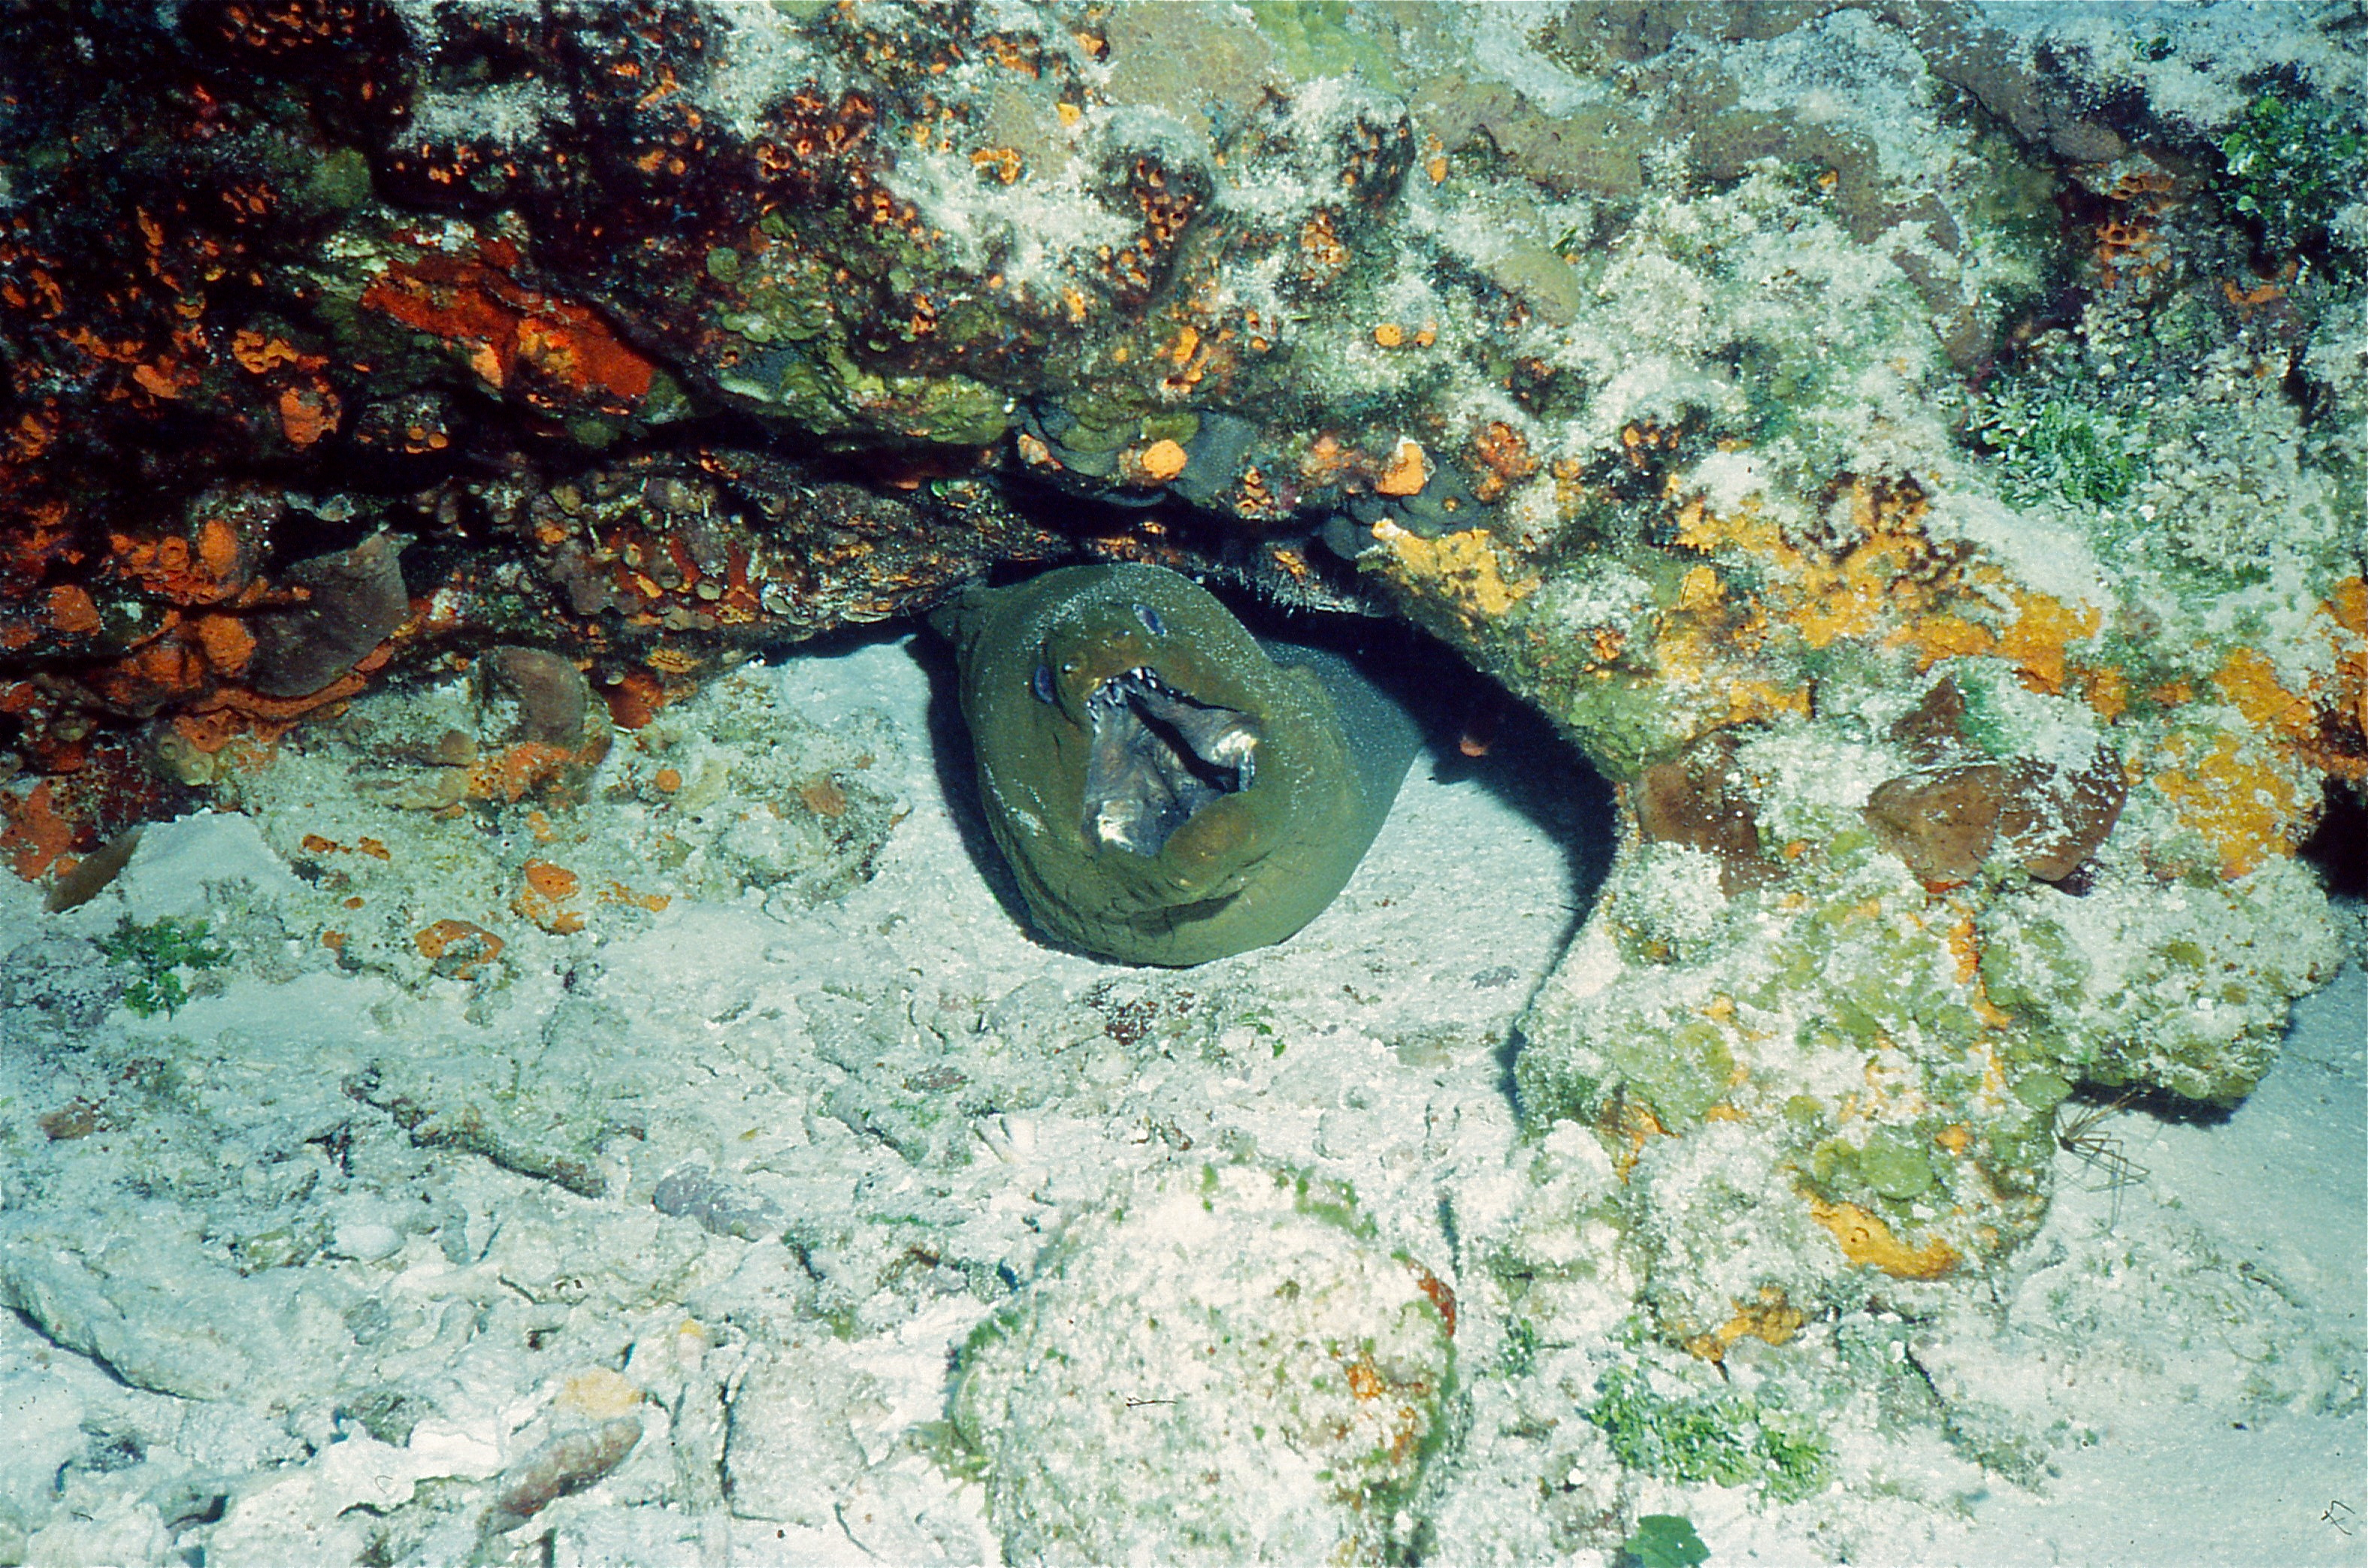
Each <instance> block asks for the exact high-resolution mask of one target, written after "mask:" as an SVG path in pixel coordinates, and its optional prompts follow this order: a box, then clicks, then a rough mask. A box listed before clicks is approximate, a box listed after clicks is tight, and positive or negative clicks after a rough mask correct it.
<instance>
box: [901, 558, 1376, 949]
mask: <svg viewBox="0 0 2368 1568" xmlns="http://www.w3.org/2000/svg"><path fill="white" fill-rule="evenodd" d="M935 624H936V625H937V626H938V628H939V630H940V631H944V632H945V633H947V634H948V635H949V636H950V637H951V639H952V641H953V642H954V645H955V650H956V653H957V656H958V658H959V662H960V666H961V699H962V717H963V719H964V721H965V722H967V723H968V725H969V727H970V734H971V744H972V748H973V751H974V752H975V754H976V756H977V760H978V782H979V793H980V796H981V797H982V800H983V802H984V804H985V812H986V818H987V824H988V826H989V828H990V830H991V831H992V832H993V833H994V835H995V841H996V846H997V847H999V848H1000V849H1001V850H1002V851H1003V855H1004V858H1005V859H1007V860H1008V861H1009V862H1010V865H1011V869H1012V871H1013V873H1014V875H1015V876H1016V877H1017V878H1018V880H1019V889H1020V892H1021V895H1022V896H1023V897H1024V898H1025V899H1026V900H1027V903H1028V909H1029V913H1030V915H1031V916H1032V917H1033V918H1034V920H1035V923H1036V926H1037V927H1038V928H1039V929H1040V930H1041V931H1042V934H1043V935H1045V936H1047V937H1051V938H1052V939H1053V940H1054V941H1056V942H1059V943H1061V944H1063V945H1064V946H1068V947H1072V948H1076V949H1082V950H1084V951H1086V952H1090V953H1096V954H1099V955H1100V956H1102V957H1104V958H1110V959H1116V960H1120V961H1121V962H1125V963H1143V964H1169V965H1187V964H1196V963H1205V962H1207V961H1208V960H1211V959H1217V958H1223V957H1224V956H1226V955H1227V954H1229V953H1237V952H1242V951H1245V950H1246V949H1251V948H1257V947H1263V946H1265V945H1267V944H1268V943H1270V942H1280V941H1281V940H1282V939H1283V938H1284V937H1289V936H1290V935H1291V934H1292V933H1293V932H1294V931H1297V930H1298V929H1299V928H1300V927H1301V926H1304V925H1306V924H1307V923H1308V922H1309V921H1310V920H1313V919H1314V918H1315V916H1316V915H1317V914H1318V913H1320V912H1321V911H1322V910H1323V908H1324V906H1325V905H1326V904H1327V903H1331V902H1332V897H1333V895H1334V894H1335V893H1338V892H1339V891H1340V889H1341V887H1342V886H1343V885H1344V884H1346V883H1347V881H1349V874H1350V873H1351V872H1352V871H1354V870H1355V869H1357V862H1358V861H1359V860H1360V859H1361V858H1363V857H1364V853H1365V850H1366V848H1367V846H1370V845H1371V844H1372V841H1373V835H1375V834H1376V833H1378V832H1380V831H1381V825H1382V822H1383V818H1385V817H1386V816H1387V815H1388V814H1389V809H1390V803H1391V801H1393V800H1395V798H1396V795H1397V790H1398V785H1399V784H1400V782H1401V781H1402V780H1403V779H1404V778H1405V777H1406V767H1407V765H1408V764H1409V763H1410V762H1411V761H1412V760H1413V757H1414V753H1415V750H1416V747H1417V744H1418V743H1419V739H1420V736H1419V732H1418V730H1417V726H1416V724H1415V723H1414V722H1413V720H1412V719H1411V718H1409V717H1408V716H1407V715H1406V711H1405V710H1403V709H1401V708H1399V707H1398V706H1397V705H1396V704H1395V702H1393V701H1392V700H1391V699H1389V698H1387V697H1386V696H1384V695H1383V694H1382V693H1381V692H1380V691H1378V690H1376V689H1375V688H1373V687H1372V686H1371V685H1370V684H1369V683H1366V682H1365V681H1364V680H1363V678H1362V677H1361V676H1359V675H1358V673H1357V672H1356V670H1355V668H1354V666H1352V665H1349V662H1348V661H1347V660H1345V659H1341V658H1339V657H1338V655H1335V654H1330V653H1323V652H1321V651H1319V650H1311V649H1297V648H1293V647H1292V646H1291V645H1289V644H1278V645H1276V646H1277V649H1278V651H1279V652H1280V653H1281V663H1278V662H1277V659H1276V657H1275V656H1272V655H1270V654H1269V650H1268V647H1267V646H1265V645H1262V644H1261V643H1260V642H1258V639H1257V638H1255V637H1253V636H1251V635H1250V633H1249V631H1248V630H1247V628H1245V627H1244V626H1243V625H1242V623H1241V622H1240V621H1238V620H1236V619H1234V617H1233V614H1232V612H1230V611H1228V610H1227V609H1226V608H1225V607H1224V605H1222V604H1220V603H1218V602H1217V600H1216V598H1215V597H1213V596H1212V595H1211V594H1210V593H1208V592H1207V591H1206V590H1205V589H1203V588H1201V587H1199V586H1197V585H1194V584H1193V583H1191V582H1190V580H1188V579H1186V578H1184V577H1182V576H1179V575H1178V574H1176V573H1173V572H1170V571H1167V570H1166V569H1165V568H1162V567H1156V566H1137V565H1115V566H1073V567H1065V568H1063V569H1061V570H1058V571H1053V572H1048V573H1045V574H1042V576H1039V577H1035V578H1031V579H1030V580H1029V581H1027V582H1024V583H1019V584H1016V585H1013V586H1010V587H1008V588H988V587H984V586H974V587H973V588H971V589H969V590H967V591H966V592H965V593H964V594H963V595H962V597H960V598H959V599H958V600H956V601H955V602H954V603H952V604H951V605H949V606H948V607H946V608H945V609H943V610H941V611H939V615H938V616H937V618H936V619H935Z"/></svg>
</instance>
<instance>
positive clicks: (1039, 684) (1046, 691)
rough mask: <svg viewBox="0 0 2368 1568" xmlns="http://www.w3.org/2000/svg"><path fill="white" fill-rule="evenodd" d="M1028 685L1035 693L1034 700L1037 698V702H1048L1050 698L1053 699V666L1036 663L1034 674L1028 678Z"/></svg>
mask: <svg viewBox="0 0 2368 1568" xmlns="http://www.w3.org/2000/svg"><path fill="white" fill-rule="evenodd" d="M1028 685H1029V687H1030V689H1031V690H1033V691H1034V692H1035V693H1036V700H1037V701H1039V702H1050V701H1052V700H1053V666H1052V665H1037V666H1036V674H1035V675H1034V676H1031V677H1030V680H1029V682H1028Z"/></svg>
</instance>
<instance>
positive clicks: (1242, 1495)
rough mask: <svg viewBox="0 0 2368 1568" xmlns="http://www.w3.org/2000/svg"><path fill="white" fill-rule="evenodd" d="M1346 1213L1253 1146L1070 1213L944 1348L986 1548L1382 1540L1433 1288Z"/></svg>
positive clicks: (1410, 1456) (1406, 1483) (1438, 1308)
mask: <svg viewBox="0 0 2368 1568" xmlns="http://www.w3.org/2000/svg"><path fill="white" fill-rule="evenodd" d="M1364 1228H1365V1227H1362V1226H1360V1223H1359V1215H1358V1213H1357V1209H1356V1203H1355V1199H1354V1196H1353V1195H1352V1194H1349V1193H1347V1192H1344V1191H1338V1190H1326V1188H1325V1187H1324V1186H1323V1185H1322V1184H1320V1183H1318V1184H1310V1182H1309V1181H1308V1179H1307V1178H1306V1177H1305V1176H1304V1175H1294V1174H1293V1173H1292V1172H1290V1171H1282V1170H1267V1169H1261V1168H1259V1167H1258V1166H1255V1165H1224V1166H1219V1165H1203V1166H1201V1169H1200V1171H1199V1172H1198V1173H1197V1174H1195V1173H1193V1172H1191V1171H1190V1169H1189V1168H1187V1169H1183V1170H1170V1171H1168V1172H1167V1173H1164V1174H1163V1175H1161V1176H1158V1177H1157V1178H1156V1179H1153V1180H1150V1181H1146V1182H1144V1183H1140V1184H1138V1186H1137V1187H1136V1188H1135V1189H1134V1190H1132V1191H1127V1192H1123V1193H1121V1194H1120V1195H1119V1196H1118V1197H1117V1198H1116V1199H1113V1201H1112V1202H1111V1204H1110V1210H1109V1212H1108V1214H1107V1216H1106V1217H1105V1216H1102V1215H1088V1216H1086V1217H1084V1218H1081V1219H1080V1220H1079V1221H1076V1224H1075V1225H1074V1226H1073V1227H1072V1230H1071V1232H1070V1233H1069V1234H1068V1235H1067V1236H1065V1237H1064V1239H1063V1241H1062V1243H1061V1244H1060V1251H1059V1254H1058V1256H1056V1257H1054V1258H1053V1259H1052V1260H1050V1261H1048V1263H1047V1264H1046V1265H1045V1267H1044V1268H1043V1269H1042V1273H1041V1274H1040V1276H1039V1278H1037V1280H1036V1282H1035V1283H1034V1284H1033V1285H1032V1286H1031V1287H1030V1289H1029V1290H1028V1291H1027V1292H1026V1293H1025V1295H1024V1296H1023V1297H1022V1298H1021V1299H1020V1300H1019V1301H1017V1302H1015V1303H1014V1305H1013V1306H1012V1307H1011V1308H1010V1309H1008V1312H1006V1313H1005V1314H1004V1315H1001V1316H998V1317H997V1318H996V1319H994V1320H991V1321H990V1322H989V1323H988V1324H986V1325H985V1326H983V1327H982V1328H981V1329H980V1330H979V1331H978V1332H977V1333H976V1334H974V1335H973V1336H972V1338H971V1342H970V1344H969V1346H967V1347H966V1348H965V1349H964V1351H963V1355H962V1362H963V1365H962V1381H961V1384H960V1388H959V1391H958V1392H957V1393H956V1395H955V1400H954V1420H955V1423H956V1425H957V1426H958V1427H959V1429H960V1430H961V1432H962V1435H963V1437H964V1439H965V1440H966V1441H967V1442H968V1443H970V1444H971V1445H972V1446H973V1449H975V1450H976V1452H977V1456H978V1460H979V1462H980V1463H981V1465H982V1467H983V1468H984V1469H985V1472H986V1474H987V1476H988V1478H989V1482H988V1506H989V1511H990V1513H991V1514H992V1516H993V1517H994V1518H995V1520H996V1524H997V1526H998V1527H999V1528H1000V1529H1001V1531H1002V1534H1003V1539H1004V1549H1005V1551H1006V1552H1007V1553H1008V1555H1009V1556H1011V1557H1012V1558H1015V1559H1017V1560H1019V1561H1024V1562H1131V1561H1133V1560H1135V1559H1137V1558H1140V1557H1144V1556H1157V1557H1160V1558H1162V1559H1167V1560H1171V1561H1178V1562H1247V1561H1253V1560H1257V1561H1264V1562H1310V1561H1316V1560H1321V1561H1325V1562H1383V1561H1387V1560H1388V1559H1389V1558H1390V1557H1391V1556H1392V1555H1393V1554H1394V1553H1395V1552H1396V1551H1403V1550H1404V1548H1405V1547H1406V1544H1407V1542H1406V1540H1404V1539H1403V1536H1404V1532H1405V1530H1406V1523H1407V1522H1408V1521H1409V1520H1410V1518H1411V1516H1410V1515H1408V1514H1406V1512H1404V1511H1403V1509H1404V1507H1405V1506H1406V1504H1408V1503H1410V1502H1412V1501H1413V1500H1414V1493H1415V1489H1416V1487H1417V1483H1418V1482H1419V1480H1420V1476H1421V1466H1422V1461H1423V1460H1424V1458H1425V1457H1426V1455H1427V1454H1428V1453H1429V1450H1430V1449H1432V1448H1433V1447H1434V1446H1435V1445H1436V1443H1437V1440H1438V1438H1439V1437H1440V1424H1441V1421H1442V1419H1443V1415H1444V1411H1443V1408H1442V1407H1443V1402H1444V1400H1445V1398H1446V1395H1447V1392H1448V1387H1449V1383H1450V1381H1451V1378H1452V1372H1453V1369H1454V1358H1453V1346H1452V1340H1453V1337H1454V1334H1455V1301H1454V1297H1453V1296H1452V1294H1451V1293H1449V1291H1448V1290H1447V1288H1446V1287H1445V1286H1444V1285H1442V1284H1440V1281H1439V1279H1438V1278H1437V1277H1436V1276H1434V1275H1432V1274H1431V1273H1430V1272H1429V1270H1428V1269H1426V1268H1424V1267H1422V1266H1421V1265H1420V1264H1418V1263H1417V1262H1415V1261H1414V1260H1412V1259H1410V1258H1406V1257H1404V1256H1398V1257H1393V1256H1390V1255H1389V1253H1388V1251H1387V1250H1386V1249H1384V1248H1383V1247H1381V1246H1379V1245H1377V1244H1375V1243H1374V1242H1373V1241H1372V1238H1371V1237H1370V1235H1360V1230H1362V1229H1364ZM1121 1323H1123V1324H1125V1325H1126V1326H1125V1329H1124V1330H1123V1332H1115V1333H1114V1332H1112V1331H1113V1330H1114V1329H1116V1328H1117V1326H1118V1324H1121Z"/></svg>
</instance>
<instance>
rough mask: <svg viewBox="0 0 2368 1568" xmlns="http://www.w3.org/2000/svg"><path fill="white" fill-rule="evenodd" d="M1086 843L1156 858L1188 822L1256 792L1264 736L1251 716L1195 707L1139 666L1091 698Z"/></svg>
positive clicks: (1201, 705) (1114, 678)
mask: <svg viewBox="0 0 2368 1568" xmlns="http://www.w3.org/2000/svg"><path fill="white" fill-rule="evenodd" d="M1086 711H1087V713H1088V714H1089V715H1090V716H1091V718H1092V721H1093V728H1094V733H1093V745H1092V749H1091V750H1090V751H1089V752H1088V753H1087V758H1086V800H1085V817H1086V837H1087V839H1088V840H1090V841H1092V842H1093V843H1095V844H1097V845H1104V846H1114V847H1117V848H1120V849H1131V850H1133V851H1134V852H1135V853H1136V854H1138V855H1156V854H1158V853H1159V851H1160V849H1161V848H1162V847H1163V846H1166V844H1167V840H1168V839H1169V838H1170V837H1172V836H1173V835H1175V833H1176V830H1177V829H1178V828H1179V827H1182V826H1183V825H1184V824H1186V823H1188V822H1190V821H1191V820H1192V814H1193V813H1194V812H1198V811H1199V810H1200V809H1201V807H1203V806H1205V805H1207V804H1208V803H1209V802H1210V801H1214V800H1216V799H1218V798H1219V797H1220V796H1224V795H1232V794H1236V793H1238V792H1240V791H1241V790H1247V789H1248V788H1249V787H1250V778H1251V776H1252V775H1253V774H1254V773H1255V772H1256V770H1257V766H1258V742H1259V741H1260V739H1261V738H1262V737H1261V736H1260V734H1259V733H1258V724H1257V722H1256V721H1254V720H1252V719H1251V718H1250V716H1249V715H1248V714H1247V713H1243V712H1239V711H1236V710H1234V709H1231V708H1220V707H1217V706H1215V705H1213V704H1212V703H1206V702H1196V701H1194V700H1193V699H1191V698H1189V697H1187V696H1185V695H1184V694H1183V693H1182V692H1180V691H1178V690H1176V689H1175V688H1174V687H1170V686H1168V685H1167V683H1166V682H1164V681H1162V680H1161V679H1160V678H1159V677H1158V676H1156V675H1155V674H1153V673H1152V672H1151V670H1149V669H1148V668H1145V667H1144V666H1142V665H1137V666H1136V667H1135V668H1133V669H1131V670H1128V671H1126V672H1124V673H1123V674H1121V675H1115V676H1111V677H1110V679H1108V680H1106V681H1104V682H1102V684H1101V685H1100V686H1099V687H1096V688H1095V690H1094V694H1093V695H1092V696H1091V697H1089V698H1087V699H1086Z"/></svg>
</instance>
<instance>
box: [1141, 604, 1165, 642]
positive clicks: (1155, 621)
mask: <svg viewBox="0 0 2368 1568" xmlns="http://www.w3.org/2000/svg"><path fill="white" fill-rule="evenodd" d="M1134 619H1137V620H1139V621H1141V622H1143V629H1144V631H1148V632H1150V633H1151V634H1152V635H1153V636H1154V637H1165V636H1167V622H1166V621H1164V620H1162V619H1159V612H1158V611H1157V610H1156V609H1154V608H1151V607H1150V606H1149V605H1137V606H1135V607H1134Z"/></svg>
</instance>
